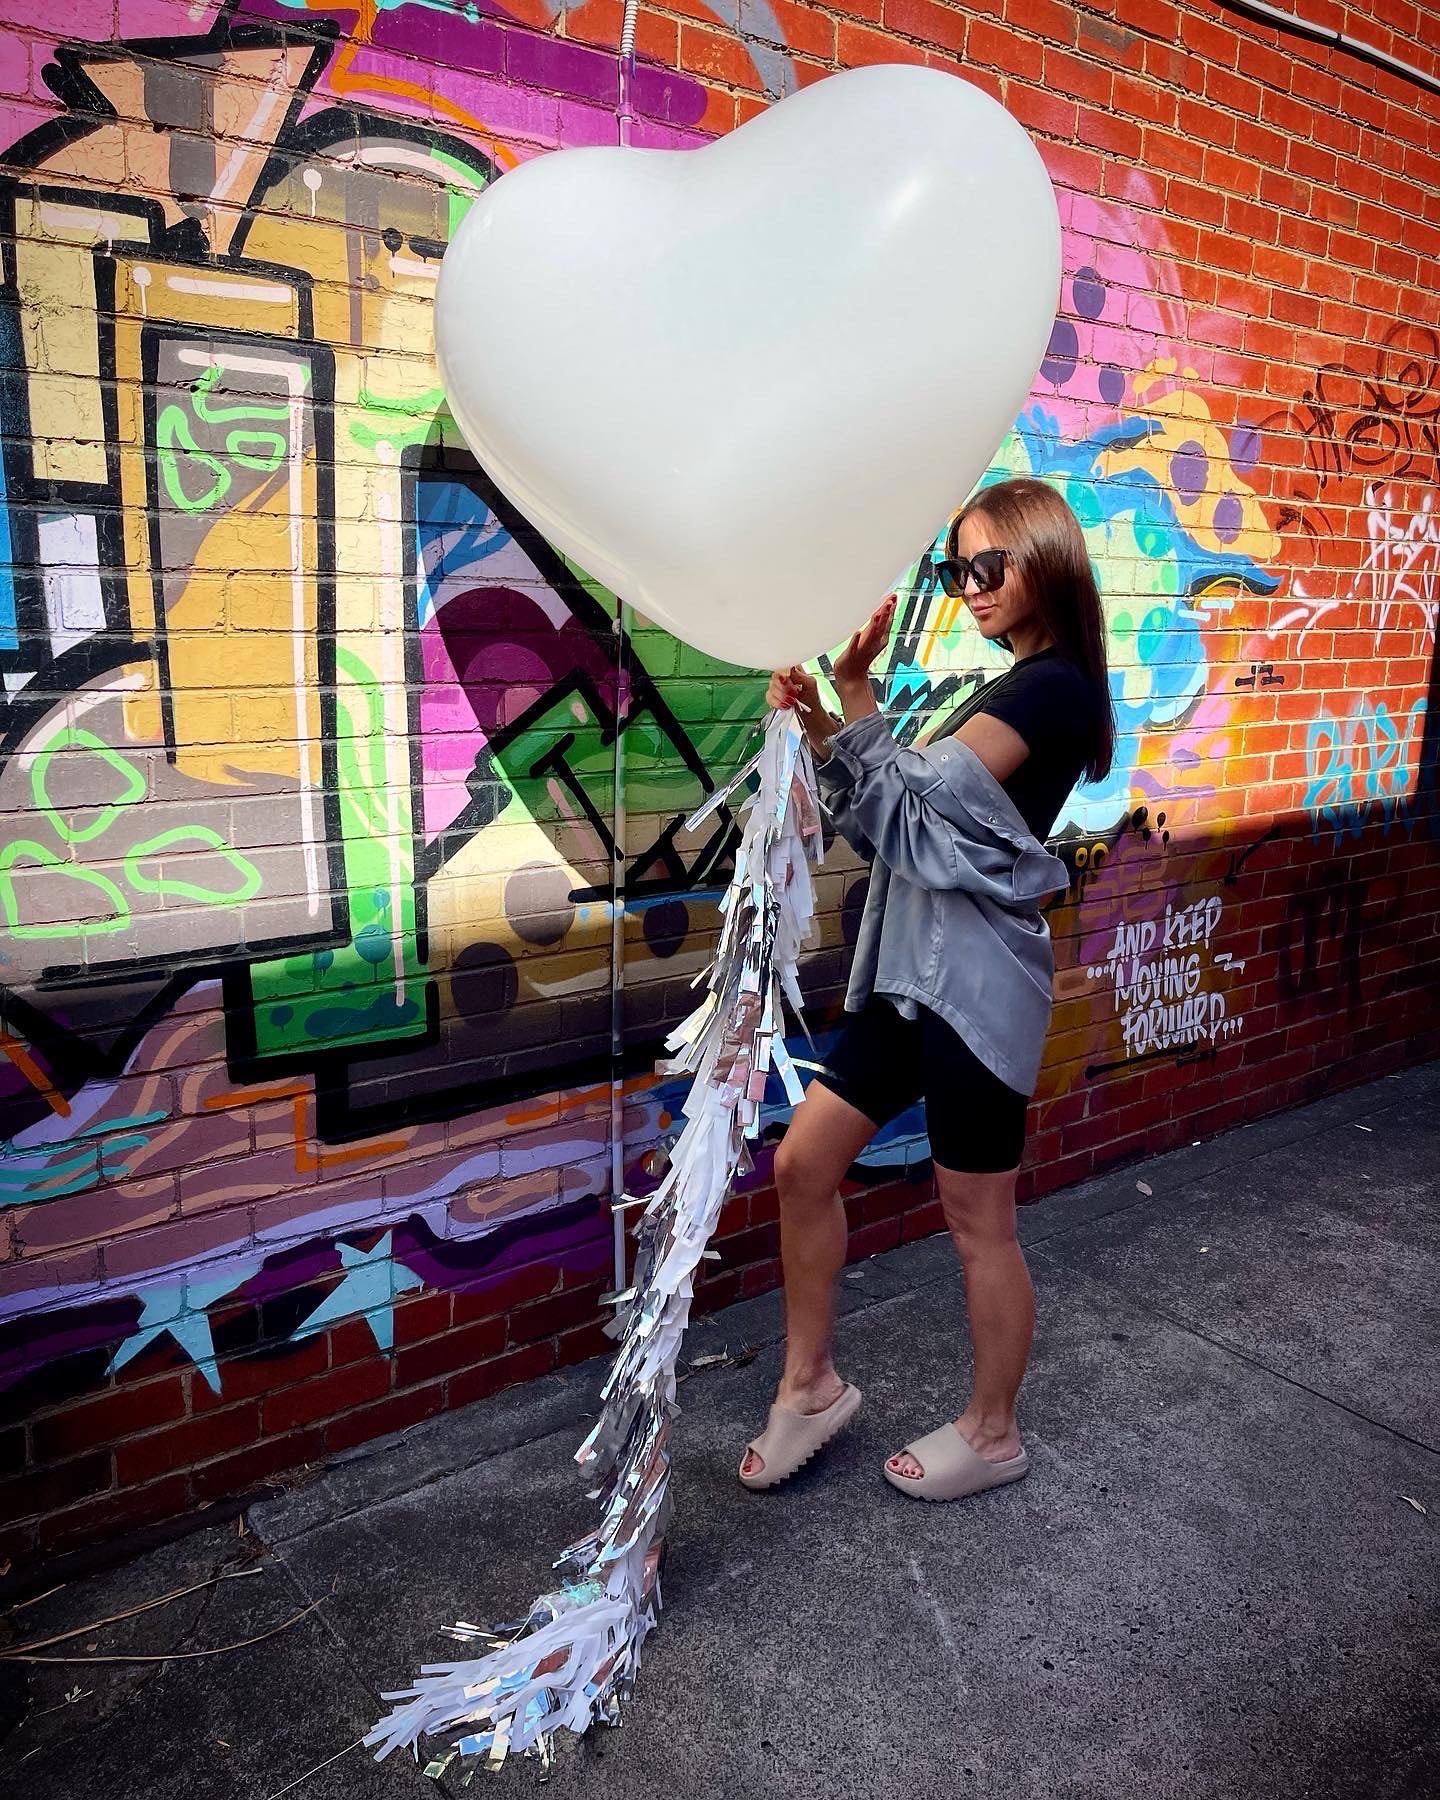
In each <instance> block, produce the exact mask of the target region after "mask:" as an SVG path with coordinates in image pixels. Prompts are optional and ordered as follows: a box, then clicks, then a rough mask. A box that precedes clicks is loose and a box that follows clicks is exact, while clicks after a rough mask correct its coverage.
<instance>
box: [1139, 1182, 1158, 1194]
mask: <svg viewBox="0 0 1440 1800" xmlns="http://www.w3.org/2000/svg"><path fill="white" fill-rule="evenodd" d="M1135 1185H1136V1187H1137V1188H1139V1190H1140V1192H1141V1193H1142V1194H1153V1193H1154V1192H1155V1190H1154V1188H1152V1187H1151V1185H1150V1183H1149V1182H1148V1181H1137V1182H1136V1183H1135Z"/></svg>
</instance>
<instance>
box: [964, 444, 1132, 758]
mask: <svg viewBox="0 0 1440 1800" xmlns="http://www.w3.org/2000/svg"><path fill="white" fill-rule="evenodd" d="M973 518H983V519H984V520H985V521H986V523H987V524H989V525H990V526H992V527H993V528H994V531H995V535H996V538H997V540H998V542H999V543H1000V544H1002V545H1003V546H1004V547H1005V548H1006V549H1007V550H1008V551H1009V552H1010V555H1011V557H1012V559H1013V566H1014V568H1015V572H1016V573H1017V574H1018V575H1019V576H1020V578H1021V580H1022V581H1023V582H1024V583H1025V587H1026V591H1027V592H1028V593H1029V595H1030V597H1031V599H1032V600H1033V601H1034V602H1035V610H1036V612H1037V613H1038V614H1039V615H1040V618H1041V620H1042V621H1043V622H1044V625H1045V628H1046V630H1047V631H1048V632H1049V633H1050V635H1051V637H1052V638H1054V640H1055V646H1056V648H1057V649H1058V650H1059V652H1060V654H1061V655H1062V656H1064V657H1066V658H1067V659H1068V660H1069V661H1070V662H1072V663H1074V664H1075V666H1076V667H1077V668H1079V669H1083V670H1084V671H1085V673H1086V674H1087V675H1088V676H1089V677H1090V679H1091V680H1092V681H1093V682H1094V683H1095V686H1096V688H1097V689H1098V691H1099V693H1100V696H1101V699H1102V701H1103V704H1102V706H1101V707H1100V709H1099V719H1098V722H1097V729H1096V735H1095V748H1094V751H1093V753H1092V755H1091V757H1090V760H1089V761H1088V762H1087V763H1086V764H1085V776H1086V779H1087V780H1089V781H1103V780H1104V779H1105V777H1106V776H1107V775H1108V774H1109V773H1110V765H1111V763H1112V762H1113V761H1114V757H1115V711H1114V707H1113V705H1112V703H1111V700H1110V674H1109V669H1108V666H1107V664H1106V660H1105V618H1104V614H1103V613H1102V612H1101V609H1100V590H1099V588H1098V587H1097V586H1096V584H1095V571H1094V570H1093V569H1092V567H1091V566H1090V553H1089V551H1088V550H1087V549H1086V548H1085V534H1084V532H1082V531H1081V529H1080V521H1079V520H1078V519H1077V518H1076V517H1075V515H1074V513H1073V512H1071V510H1070V508H1069V506H1067V505H1066V503H1065V500H1064V499H1063V498H1062V496H1061V495H1060V494H1059V493H1057V492H1056V490H1055V489H1054V488H1053V487H1051V486H1049V485H1048V483H1046V482H1043V481H1034V480H1032V479H1030V478H1029V477H1028V476H1015V477H1013V478H1012V479H1011V480H1008V481H998V482H996V483H995V485H994V486H993V487H987V488H981V490H980V492H979V493H978V494H976V495H975V496H974V497H973V498H972V499H971V500H969V501H968V502H967V503H966V505H965V506H963V507H962V508H961V509H960V511H959V512H958V513H957V514H956V515H955V518H954V520H953V521H952V522H951V525H950V534H949V538H948V541H947V544H946V552H945V553H946V555H947V556H954V555H955V554H956V551H955V542H956V538H957V536H958V534H959V531H960V527H961V526H962V525H963V524H964V523H965V521H966V519H973Z"/></svg>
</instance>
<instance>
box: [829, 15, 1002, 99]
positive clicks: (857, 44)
mask: <svg viewBox="0 0 1440 1800" xmlns="http://www.w3.org/2000/svg"><path fill="white" fill-rule="evenodd" d="M975 29H978V26H972V30H975ZM971 54H972V55H973V54H974V48H973V45H972V47H971ZM835 56H836V60H837V61H838V62H839V64H840V66H841V68H843V69H858V68H863V67H866V66H867V65H869V64H871V63H897V62H898V63H904V62H908V63H923V62H924V60H925V52H924V50H922V49H921V48H920V46H919V45H918V44H908V43H906V42H905V40H904V39H903V38H895V37H889V36H887V35H886V33H885V32H883V31H871V30H869V29H868V28H867V27H866V26H864V25H852V24H851V23H850V21H849V20H848V19H841V20H840V23H839V27H838V30H837V32H836V38H835ZM978 73H979V72H978V71H975V72H973V73H972V71H971V70H969V69H967V70H966V71H965V78H966V80H967V81H974V82H976V84H977V85H979V83H978V81H977V76H978Z"/></svg>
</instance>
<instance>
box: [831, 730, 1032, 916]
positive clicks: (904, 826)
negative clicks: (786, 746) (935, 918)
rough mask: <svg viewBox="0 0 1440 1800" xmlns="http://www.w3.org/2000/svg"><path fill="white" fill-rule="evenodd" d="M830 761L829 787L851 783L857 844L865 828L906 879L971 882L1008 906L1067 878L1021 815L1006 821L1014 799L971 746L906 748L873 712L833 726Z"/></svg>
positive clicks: (848, 798)
mask: <svg viewBox="0 0 1440 1800" xmlns="http://www.w3.org/2000/svg"><path fill="white" fill-rule="evenodd" d="M824 768H825V770H826V778H827V779H826V786H827V789H830V788H831V784H832V783H833V784H835V785H836V786H840V785H841V784H842V783H843V792H844V801H845V807H844V810H845V817H846V822H847V826H849V827H850V829H847V830H846V834H845V835H846V836H847V838H850V841H851V842H852V843H854V842H855V838H854V837H853V836H851V830H852V829H853V830H854V831H857V832H858V833H859V834H861V835H862V836H863V838H864V840H865V842H866V843H867V844H868V845H869V846H870V847H871V849H872V852H873V854H875V855H878V856H879V857H880V858H881V859H882V861H884V862H885V863H886V864H888V865H889V867H890V868H891V869H892V870H894V872H895V873H896V874H897V875H899V876H902V877H903V878H904V879H905V880H907V881H912V882H915V883H917V884H918V885H919V886H921V887H927V888H963V889H965V890H966V891H967V892H969V893H971V894H974V895H979V896H984V897H985V898H987V899H990V900H993V901H995V902H996V903H997V904H999V905H1001V906H1007V907H1016V906H1021V905H1027V904H1029V903H1030V902H1032V901H1033V900H1034V899H1035V898H1036V897H1037V896H1038V895H1041V894H1044V893H1047V892H1053V891H1056V890H1057V888H1059V887H1063V886H1064V885H1065V882H1066V879H1067V877H1066V874H1065V869H1064V865H1063V864H1062V863H1061V862H1060V861H1059V860H1058V858H1055V857H1052V856H1050V855H1049V853H1048V852H1047V851H1045V850H1044V849H1043V847H1042V846H1040V845H1039V844H1037V843H1035V842H1034V840H1033V839H1032V838H1030V836H1029V834H1028V833H1027V832H1025V831H1024V829H1023V827H1022V826H1020V825H1019V821H1018V819H1016V820H1015V822H1014V823H1013V824H1012V825H1011V826H1009V827H1007V826H1006V824H1005V821H1004V819H1003V818H1002V817H1001V814H1000V808H1001V807H1003V808H1006V809H1009V804H1010V803H1009V802H1008V800H1007V799H1006V797H1005V796H1004V794H1003V793H1001V792H1000V790H999V788H998V785H997V784H995V783H994V780H993V777H991V776H990V775H989V772H988V771H987V770H985V769H984V767H983V765H982V764H980V763H979V762H978V760H977V759H975V758H974V756H973V752H971V753H966V752H964V751H963V747H959V746H957V747H955V748H954V751H953V752H952V751H950V750H948V749H947V748H946V747H944V746H940V747H937V746H930V747H929V748H928V749H927V750H902V749H901V747H900V746H899V745H898V744H897V743H896V742H895V740H894V738H893V737H892V736H891V734H890V730H889V727H888V726H887V725H886V723H885V720H884V719H883V718H882V717H881V716H880V715H879V714H878V713H871V714H867V715H866V717H864V718H863V719H856V720H854V721H853V722H852V723H851V724H849V725H846V726H845V727H844V728H843V729H842V730H840V731H838V732H837V733H836V734H835V736H834V738H833V739H832V740H831V753H830V758H829V760H828V761H827V762H826V763H825V764H824ZM967 770H968V771H969V773H968V774H967V773H966V771H967ZM832 791H833V790H832Z"/></svg>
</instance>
